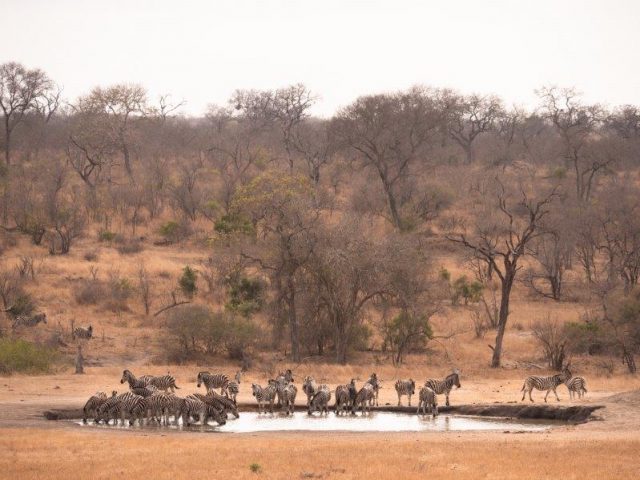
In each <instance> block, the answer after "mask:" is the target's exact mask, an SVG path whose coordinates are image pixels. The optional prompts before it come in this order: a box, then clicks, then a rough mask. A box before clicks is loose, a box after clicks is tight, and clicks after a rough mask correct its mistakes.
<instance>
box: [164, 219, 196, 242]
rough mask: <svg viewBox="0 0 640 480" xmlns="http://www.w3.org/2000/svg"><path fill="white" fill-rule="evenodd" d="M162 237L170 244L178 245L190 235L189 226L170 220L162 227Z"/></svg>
mask: <svg viewBox="0 0 640 480" xmlns="http://www.w3.org/2000/svg"><path fill="white" fill-rule="evenodd" d="M159 232H160V235H162V236H163V237H164V238H165V240H166V241H167V242H169V243H177V242H179V241H181V240H183V239H184V238H186V237H187V236H188V235H189V226H188V225H187V224H185V223H179V222H176V221H175V220H170V221H168V222H166V223H164V224H162V225H161V226H160V230H159Z"/></svg>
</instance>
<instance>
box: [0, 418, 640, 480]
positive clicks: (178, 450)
mask: <svg viewBox="0 0 640 480" xmlns="http://www.w3.org/2000/svg"><path fill="white" fill-rule="evenodd" d="M1 434H2V435H1V438H0V478H3V479H4V478H6V479H21V480H31V479H42V478H48V479H57V478H63V479H66V480H69V479H76V478H82V479H103V478H104V479H106V478H109V479H110V478H118V477H123V478H135V477H138V476H144V478H158V479H165V478H166V479H181V478H238V479H245V478H265V479H287V480H289V479H296V478H344V479H351V478H353V479H356V478H363V477H371V478H377V479H387V478H389V479H390V478H393V479H396V478H456V479H478V478H496V479H508V478H518V479H541V478H554V479H556V478H565V479H574V478H575V479H599V480H601V479H603V478H616V479H625V478H629V479H631V478H638V475H639V474H640V457H639V456H638V452H639V451H640V436H638V435H637V434H635V435H632V436H630V437H626V438H620V437H619V436H616V435H609V436H601V435H594V436H592V437H591V438H578V437H576V435H575V434H574V433H573V432H568V433H563V432H559V433H555V434H523V435H513V434H501V433H495V434H465V435H456V434H407V435H399V434H393V435H375V434H363V435H357V434H343V435H336V434H313V435H309V434H301V433H293V434H280V435H276V434H259V435H241V436H230V435H220V434H191V433H184V434H176V435H169V436H160V435H158V434H151V435H143V434H123V433H122V432H99V433H98V432H69V431H54V430H12V429H7V430H2V431H1ZM604 455H606V458H604ZM252 464H257V465H258V466H259V470H258V472H257V473H253V472H252V471H251V470H250V465H252Z"/></svg>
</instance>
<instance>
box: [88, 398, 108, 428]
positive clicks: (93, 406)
mask: <svg viewBox="0 0 640 480" xmlns="http://www.w3.org/2000/svg"><path fill="white" fill-rule="evenodd" d="M106 401H107V394H106V393H104V392H96V393H95V394H94V395H92V396H91V397H90V398H89V400H87V403H85V404H84V407H83V408H82V413H83V415H82V423H85V424H86V423H87V417H88V416H89V414H90V413H91V414H93V417H94V421H95V417H96V412H97V411H98V408H99V407H100V405H102V404H103V403H104V402H106Z"/></svg>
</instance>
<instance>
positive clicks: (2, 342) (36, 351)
mask: <svg viewBox="0 0 640 480" xmlns="http://www.w3.org/2000/svg"><path fill="white" fill-rule="evenodd" d="M57 360H58V352H56V351H55V350H54V349H52V348H48V347H42V346H39V345H36V344H35V343H30V342H27V341H25V340H20V339H15V340H13V339H8V338H4V339H3V338H0V374H3V375H7V374H10V373H14V372H23V373H47V372H49V371H50V370H51V367H52V366H53V364H54V363H55V362H56V361H57Z"/></svg>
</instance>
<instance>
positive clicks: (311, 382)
mask: <svg viewBox="0 0 640 480" xmlns="http://www.w3.org/2000/svg"><path fill="white" fill-rule="evenodd" d="M317 388H318V385H317V383H316V381H315V379H314V378H313V377H312V376H310V375H307V376H306V377H304V381H303V382H302V391H303V392H304V394H305V395H306V396H307V407H309V405H310V404H311V399H312V398H313V396H314V395H315V394H316V390H317Z"/></svg>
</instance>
